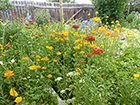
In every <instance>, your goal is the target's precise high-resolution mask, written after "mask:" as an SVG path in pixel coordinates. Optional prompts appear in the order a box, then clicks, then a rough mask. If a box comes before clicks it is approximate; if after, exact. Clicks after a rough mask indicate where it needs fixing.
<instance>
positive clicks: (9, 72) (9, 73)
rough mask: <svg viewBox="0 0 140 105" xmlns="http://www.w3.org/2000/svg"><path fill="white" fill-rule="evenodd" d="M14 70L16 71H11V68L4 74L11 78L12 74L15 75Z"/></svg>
mask: <svg viewBox="0 0 140 105" xmlns="http://www.w3.org/2000/svg"><path fill="white" fill-rule="evenodd" d="M13 72H14V71H11V70H8V71H6V72H5V74H4V77H7V79H8V78H10V77H11V76H13V75H14V74H13Z"/></svg>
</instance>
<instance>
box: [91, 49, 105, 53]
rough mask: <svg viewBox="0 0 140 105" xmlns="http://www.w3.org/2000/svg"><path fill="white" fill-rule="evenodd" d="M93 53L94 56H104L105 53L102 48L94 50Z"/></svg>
mask: <svg viewBox="0 0 140 105" xmlns="http://www.w3.org/2000/svg"><path fill="white" fill-rule="evenodd" d="M91 52H93V54H101V53H103V54H104V51H103V50H102V49H100V48H94V49H93V50H92V51H91Z"/></svg>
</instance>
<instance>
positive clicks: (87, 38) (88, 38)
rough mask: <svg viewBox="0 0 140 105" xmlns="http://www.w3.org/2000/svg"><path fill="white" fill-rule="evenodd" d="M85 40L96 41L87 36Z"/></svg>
mask: <svg viewBox="0 0 140 105" xmlns="http://www.w3.org/2000/svg"><path fill="white" fill-rule="evenodd" d="M85 40H87V41H93V40H94V41H96V39H95V38H94V37H93V36H87V37H86V38H85Z"/></svg>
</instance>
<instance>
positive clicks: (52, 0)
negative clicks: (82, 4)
mask: <svg viewBox="0 0 140 105" xmlns="http://www.w3.org/2000/svg"><path fill="white" fill-rule="evenodd" d="M49 2H59V0H49ZM63 3H76V1H75V0H63Z"/></svg>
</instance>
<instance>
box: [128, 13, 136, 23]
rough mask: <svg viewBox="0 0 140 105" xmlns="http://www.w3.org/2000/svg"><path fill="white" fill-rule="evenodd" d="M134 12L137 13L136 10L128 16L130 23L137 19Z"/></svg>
mask: <svg viewBox="0 0 140 105" xmlns="http://www.w3.org/2000/svg"><path fill="white" fill-rule="evenodd" d="M134 14H136V13H135V11H132V12H131V14H129V15H128V16H127V17H126V20H127V22H128V23H130V22H131V21H134V20H135V17H134Z"/></svg>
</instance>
